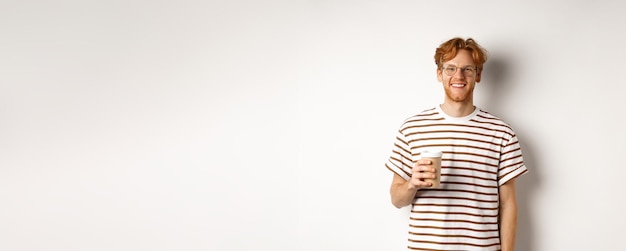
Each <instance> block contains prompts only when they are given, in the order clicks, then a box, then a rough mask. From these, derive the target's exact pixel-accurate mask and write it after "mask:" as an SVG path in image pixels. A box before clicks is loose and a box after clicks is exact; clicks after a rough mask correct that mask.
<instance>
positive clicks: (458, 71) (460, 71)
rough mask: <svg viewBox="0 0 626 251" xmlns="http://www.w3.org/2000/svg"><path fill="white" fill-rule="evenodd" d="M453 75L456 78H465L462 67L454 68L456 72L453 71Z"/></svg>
mask: <svg viewBox="0 0 626 251" xmlns="http://www.w3.org/2000/svg"><path fill="white" fill-rule="evenodd" d="M454 77H455V78H457V79H465V74H464V73H463V69H462V68H458V69H456V72H455V73H454Z"/></svg>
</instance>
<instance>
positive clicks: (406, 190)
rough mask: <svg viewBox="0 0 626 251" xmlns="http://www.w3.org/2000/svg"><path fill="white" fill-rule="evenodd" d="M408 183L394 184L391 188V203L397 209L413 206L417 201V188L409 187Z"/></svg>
mask: <svg viewBox="0 0 626 251" xmlns="http://www.w3.org/2000/svg"><path fill="white" fill-rule="evenodd" d="M407 183H408V182H406V183H394V184H393V185H392V186H391V191H390V192H391V203H392V204H393V205H394V206H395V207H397V208H401V207H405V206H408V205H411V204H412V203H413V200H414V199H415V193H416V192H417V187H409V185H408V184H407Z"/></svg>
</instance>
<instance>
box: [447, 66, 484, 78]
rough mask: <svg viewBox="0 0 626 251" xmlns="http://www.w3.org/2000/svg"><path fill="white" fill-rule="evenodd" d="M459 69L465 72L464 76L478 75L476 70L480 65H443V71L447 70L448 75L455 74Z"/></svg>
mask: <svg viewBox="0 0 626 251" xmlns="http://www.w3.org/2000/svg"><path fill="white" fill-rule="evenodd" d="M457 69H461V73H463V75H464V76H466V77H473V76H475V75H476V70H477V69H478V67H476V66H473V65H471V66H465V67H458V66H456V65H447V66H444V67H443V72H445V73H446V75H448V76H454V74H455V73H456V70H457Z"/></svg>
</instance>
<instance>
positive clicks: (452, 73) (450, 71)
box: [444, 65, 456, 76]
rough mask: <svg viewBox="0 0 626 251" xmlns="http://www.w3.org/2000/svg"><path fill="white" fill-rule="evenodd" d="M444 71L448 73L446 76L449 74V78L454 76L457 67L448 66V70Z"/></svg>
mask: <svg viewBox="0 0 626 251" xmlns="http://www.w3.org/2000/svg"><path fill="white" fill-rule="evenodd" d="M444 71H446V74H448V75H449V76H452V75H454V73H456V66H452V65H449V66H446V68H444Z"/></svg>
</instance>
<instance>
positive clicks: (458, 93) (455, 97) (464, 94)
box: [444, 83, 474, 103]
mask: <svg viewBox="0 0 626 251" xmlns="http://www.w3.org/2000/svg"><path fill="white" fill-rule="evenodd" d="M467 85H468V86H466V88H467V89H462V90H455V88H453V87H451V86H450V85H449V83H448V84H447V86H446V87H445V88H444V89H445V93H446V98H447V99H448V100H450V101H453V102H459V103H464V102H471V101H472V99H473V97H472V96H473V94H474V85H472V84H470V83H468V84H467Z"/></svg>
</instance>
